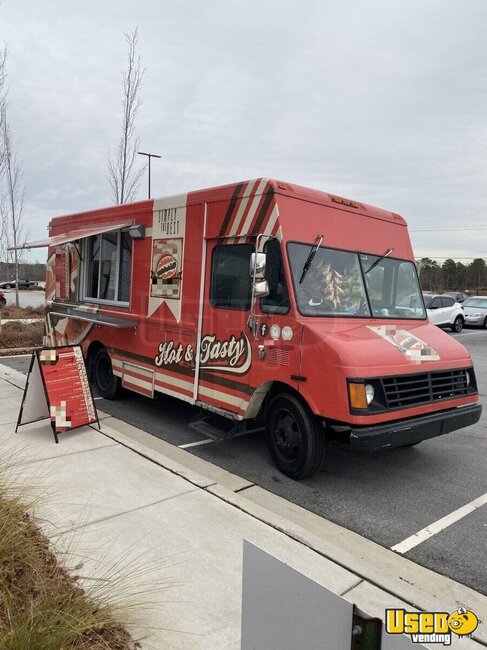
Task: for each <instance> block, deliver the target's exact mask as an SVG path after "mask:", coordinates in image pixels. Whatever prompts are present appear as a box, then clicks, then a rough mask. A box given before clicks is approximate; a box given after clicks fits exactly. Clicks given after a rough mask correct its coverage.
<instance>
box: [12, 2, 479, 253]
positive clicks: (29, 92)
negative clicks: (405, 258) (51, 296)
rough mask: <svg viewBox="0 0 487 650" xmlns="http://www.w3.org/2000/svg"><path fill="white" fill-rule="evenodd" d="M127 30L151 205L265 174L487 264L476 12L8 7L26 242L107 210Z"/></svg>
mask: <svg viewBox="0 0 487 650" xmlns="http://www.w3.org/2000/svg"><path fill="white" fill-rule="evenodd" d="M136 27H138V29H139V38H140V40H139V48H138V51H139V54H140V55H141V56H142V58H143V66H144V67H145V68H146V73H145V76H144V82H143V87H142V91H141V99H142V102H143V103H142V107H141V109H140V112H139V114H138V118H137V132H138V134H139V135H140V138H141V150H142V151H149V152H154V153H158V154H161V155H162V156H163V157H162V159H161V160H160V161H157V160H155V161H153V163H152V194H153V196H164V195H171V194H175V193H179V192H186V191H189V190H195V189H199V188H202V187H207V186H212V185H219V184H223V183H228V182H233V181H240V180H244V179H249V178H255V177H257V176H268V177H272V178H278V179H280V180H285V181H289V182H295V183H299V184H302V185H307V186H310V187H314V188H317V189H322V190H325V191H329V192H332V193H336V194H341V195H343V196H346V197H349V198H351V199H357V200H361V201H363V202H365V203H370V204H372V205H377V206H379V207H382V208H386V209H389V210H392V211H394V212H398V213H400V214H401V215H402V216H404V217H405V218H406V220H407V221H408V223H409V227H410V229H411V237H412V242H413V247H414V249H415V253H416V256H430V257H437V258H444V257H448V256H451V257H454V258H455V259H460V258H472V257H487V218H486V217H487V119H486V111H487V38H486V33H487V2H486V0H463V1H459V0H407V1H405V0H370V1H367V0H316V1H315V0H300V2H298V1H297V0H293V1H291V0H246V1H245V2H242V0H238V1H237V0H205V1H204V2H197V1H196V0H137V2H134V0H96V1H95V0H83V2H79V1H74V0H45V1H44V2H39V0H0V40H2V41H4V42H5V43H6V44H7V46H8V86H9V119H10V126H11V129H12V135H13V138H14V146H15V151H16V153H17V155H18V158H19V159H20V160H21V161H22V164H23V169H24V182H25V191H26V195H25V197H26V201H25V217H26V221H27V222H28V228H29V231H30V239H40V238H42V237H44V236H45V234H46V226H47V223H48V222H49V219H50V218H51V217H53V216H56V215H59V214H68V213H71V212H77V211H80V210H89V209H91V208H97V207H102V206H104V205H108V204H109V203H110V202H111V190H110V186H109V183H108V180H107V172H106V167H107V165H106V156H107V154H108V153H109V152H110V151H115V149H116V146H117V143H118V139H119V133H120V126H121V72H122V70H123V69H124V68H125V65H126V43H125V41H124V32H131V31H133V30H134V29H135V28H136ZM144 164H145V159H143V158H142V157H141V158H140V166H143V165H144ZM146 178H147V177H146V176H145V177H144V182H143V184H142V185H141V188H140V191H139V198H141V199H142V198H145V197H146V195H147V185H146ZM476 227H477V228H476ZM479 228H483V230H482V229H479ZM44 252H45V251H44V250H41V251H39V252H37V253H35V257H37V258H39V259H43V256H44Z"/></svg>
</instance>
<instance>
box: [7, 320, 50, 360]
mask: <svg viewBox="0 0 487 650" xmlns="http://www.w3.org/2000/svg"><path fill="white" fill-rule="evenodd" d="M43 333H44V321H43V320H39V322H38V323H19V322H16V323H4V324H3V325H2V328H1V330H0V354H1V350H2V349H5V350H8V349H10V348H32V347H40V346H41V345H42V335H43Z"/></svg>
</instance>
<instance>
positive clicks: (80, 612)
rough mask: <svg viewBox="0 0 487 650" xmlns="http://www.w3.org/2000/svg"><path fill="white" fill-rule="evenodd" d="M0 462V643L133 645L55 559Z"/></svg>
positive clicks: (55, 647)
mask: <svg viewBox="0 0 487 650" xmlns="http://www.w3.org/2000/svg"><path fill="white" fill-rule="evenodd" d="M5 474H6V472H5V471H4V468H2V467H0V648H2V650H68V648H72V649H79V650H107V649H109V650H133V649H134V648H135V647H137V646H136V644H134V642H133V641H132V640H131V638H130V635H129V634H128V632H127V631H126V630H125V628H124V627H123V625H121V624H120V622H118V621H117V619H116V616H115V614H114V611H113V609H112V607H111V606H110V605H109V604H107V603H104V602H101V601H99V600H98V599H96V598H94V597H92V596H90V595H89V594H87V593H86V591H85V590H84V589H83V588H82V587H81V586H80V585H79V582H78V578H77V577H76V576H75V575H73V574H72V573H70V572H69V571H67V570H66V569H65V568H63V567H62V566H61V565H60V563H59V562H58V560H57V558H56V556H55V554H54V552H53V550H52V549H51V546H50V543H49V540H48V539H47V538H46V537H45V536H44V535H43V534H42V532H41V531H40V530H39V528H38V527H37V526H36V525H35V523H34V522H33V521H32V519H31V517H30V516H29V514H28V507H27V504H26V503H25V497H24V496H23V495H22V493H21V491H20V492H19V493H18V494H15V493H14V492H15V491H14V490H13V489H12V487H11V486H10V485H9V480H8V479H6V477H5Z"/></svg>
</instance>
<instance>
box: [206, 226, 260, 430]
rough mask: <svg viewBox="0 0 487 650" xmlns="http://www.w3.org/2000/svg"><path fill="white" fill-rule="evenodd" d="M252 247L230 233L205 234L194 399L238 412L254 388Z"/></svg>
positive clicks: (239, 414)
mask: <svg viewBox="0 0 487 650" xmlns="http://www.w3.org/2000/svg"><path fill="white" fill-rule="evenodd" d="M253 251H254V246H253V244H250V243H247V242H243V243H237V242H236V241H235V239H233V238H230V239H228V238H226V239H209V240H207V245H206V263H205V283H204V285H205V286H204V300H203V313H202V318H201V327H200V330H201V331H200V332H199V337H198V338H199V340H198V343H197V347H198V359H199V364H198V366H197V368H196V373H197V377H196V381H197V400H198V401H200V402H204V403H205V404H211V405H213V406H215V407H216V408H218V409H221V410H223V411H225V412H230V413H233V414H234V415H237V416H240V417H241V416H243V415H244V414H245V412H246V410H247V406H248V403H249V401H250V396H251V394H252V392H253V389H252V379H251V378H252V370H253V362H254V357H255V349H254V348H255V346H254V345H253V341H252V336H251V334H250V332H249V330H248V320H249V315H250V307H251V295H252V283H251V278H250V275H249V267H250V257H251V254H252V252H253Z"/></svg>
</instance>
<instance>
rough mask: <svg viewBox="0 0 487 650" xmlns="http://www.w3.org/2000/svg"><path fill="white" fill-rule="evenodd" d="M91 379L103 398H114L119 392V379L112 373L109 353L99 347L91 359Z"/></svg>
mask: <svg viewBox="0 0 487 650" xmlns="http://www.w3.org/2000/svg"><path fill="white" fill-rule="evenodd" d="M93 379H94V383H95V386H96V389H97V391H98V392H99V393H100V395H101V396H102V397H104V398H105V399H116V398H117V397H118V396H119V395H120V393H121V390H122V388H121V385H120V379H119V378H118V377H115V375H114V374H113V368H112V361H111V359H110V355H109V354H108V352H107V351H106V350H105V348H101V349H100V350H98V352H97V353H96V355H95V358H94V361H93Z"/></svg>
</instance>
